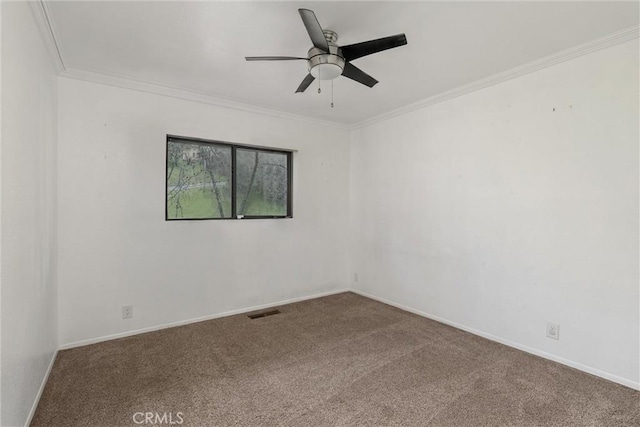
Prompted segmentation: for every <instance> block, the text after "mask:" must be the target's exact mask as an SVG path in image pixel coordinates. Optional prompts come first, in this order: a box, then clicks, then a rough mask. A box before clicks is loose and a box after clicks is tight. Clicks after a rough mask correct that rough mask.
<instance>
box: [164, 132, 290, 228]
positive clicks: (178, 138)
mask: <svg viewBox="0 0 640 427" xmlns="http://www.w3.org/2000/svg"><path fill="white" fill-rule="evenodd" d="M170 142H174V143H175V142H178V143H179V142H184V143H187V144H189V143H196V144H208V145H215V146H218V147H228V148H230V149H231V216H230V217H228V218H213V217H212V218H169V199H168V198H167V193H168V191H169V180H168V178H167V171H168V170H169V143H170ZM238 149H241V150H254V151H259V152H266V153H278V154H284V155H286V156H287V213H286V214H285V215H243V216H242V218H239V217H238V214H237V211H236V201H237V194H236V193H237V191H236V154H237V153H236V151H237V150H238ZM295 151H296V150H291V149H286V148H274V147H265V146H260V145H250V144H237V143H233V142H227V141H218V140H210V139H202V138H193V137H187V136H179V135H170V134H167V139H166V145H165V168H164V219H165V221H210V220H241V219H287V218H293V200H292V199H293V197H292V196H293V153H294V152H295Z"/></svg>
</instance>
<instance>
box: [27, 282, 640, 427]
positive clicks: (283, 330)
mask: <svg viewBox="0 0 640 427" xmlns="http://www.w3.org/2000/svg"><path fill="white" fill-rule="evenodd" d="M279 309H280V311H281V314H278V315H275V316H270V317H263V318H259V319H255V320H251V319H249V318H248V317H247V315H237V316H231V317H226V318H222V319H216V320H211V321H206V322H201V323H195V324H191V325H187V326H182V327H176V328H171V329H165V330H162V331H158V332H151V333H147V334H143V335H137V336H134V337H129V338H123V339H118V340H114V341H109V342H104V343H99V344H94V345H90V346H86V347H80V348H75V349H71V350H65V351H61V352H60V353H59V354H58V358H57V359H56V361H55V365H54V367H53V370H52V372H51V376H50V378H49V381H48V383H47V385H46V388H45V390H44V393H43V395H42V398H41V400H40V404H39V406H38V408H37V411H36V414H35V416H34V419H33V422H32V425H33V426H47V427H55V426H60V427H71V426H139V425H168V424H169V421H173V423H174V425H178V421H182V424H181V425H183V426H276V425H278V426H333V425H336V426H373V425H376V426H399V425H402V426H422V425H429V426H497V425H509V426H547V425H549V426H640V406H639V404H640V402H639V398H640V393H639V392H637V391H634V390H632V389H629V388H626V387H623V386H620V385H617V384H615V383H612V382H609V381H606V380H603V379H600V378H597V377H595V376H592V375H589V374H586V373H583V372H580V371H577V370H575V369H572V368H569V367H566V366H563V365H560V364H557V363H554V362H551V361H548V360H545V359H542V358H539V357H536V356H532V355H529V354H527V353H523V352H521V351H518V350H514V349H512V348H509V347H506V346H503V345H500V344H497V343H494V342H492V341H488V340H485V339H483V338H480V337H477V336H475V335H472V334H469V333H466V332H463V331H460V330H458V329H455V328H452V327H449V326H446V325H443V324H440V323H437V322H434V321H432V320H428V319H425V318H422V317H419V316H416V315H413V314H410V313H407V312H404V311H401V310H398V309H396V308H393V307H390V306H388V305H385V304H381V303H379V302H376V301H373V300H370V299H367V298H364V297H361V296H359V295H356V294H353V293H343V294H338V295H333V296H329V297H324V298H318V299H314V300H310V301H305V302H300V303H295V304H289V305H285V306H282V307H279ZM146 412H150V413H152V414H154V415H153V416H154V417H155V416H156V415H155V414H156V413H157V414H158V416H160V418H153V419H152V420H153V421H164V424H160V423H155V424H154V423H148V424H144V423H136V422H135V421H138V422H139V421H144V416H145V415H144V414H140V413H146ZM136 413H138V415H136ZM135 416H137V418H135V419H134V417H135ZM163 416H164V417H166V418H164V419H163V418H162V417H163ZM169 416H170V417H171V419H169Z"/></svg>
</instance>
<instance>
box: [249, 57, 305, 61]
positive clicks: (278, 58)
mask: <svg viewBox="0 0 640 427" xmlns="http://www.w3.org/2000/svg"><path fill="white" fill-rule="evenodd" d="M244 59H246V60H247V61H294V60H296V59H304V60H305V61H306V60H307V58H299V57H297V56H245V57H244Z"/></svg>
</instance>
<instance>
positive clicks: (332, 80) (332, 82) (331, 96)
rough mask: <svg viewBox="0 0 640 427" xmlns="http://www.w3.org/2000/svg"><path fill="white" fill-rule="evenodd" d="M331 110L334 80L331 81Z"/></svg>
mask: <svg viewBox="0 0 640 427" xmlns="http://www.w3.org/2000/svg"><path fill="white" fill-rule="evenodd" d="M331 108H333V80H331Z"/></svg>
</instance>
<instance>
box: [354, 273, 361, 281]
mask: <svg viewBox="0 0 640 427" xmlns="http://www.w3.org/2000/svg"><path fill="white" fill-rule="evenodd" d="M358 280H360V279H359V277H358V273H353V281H354V282H357V281H358Z"/></svg>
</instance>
